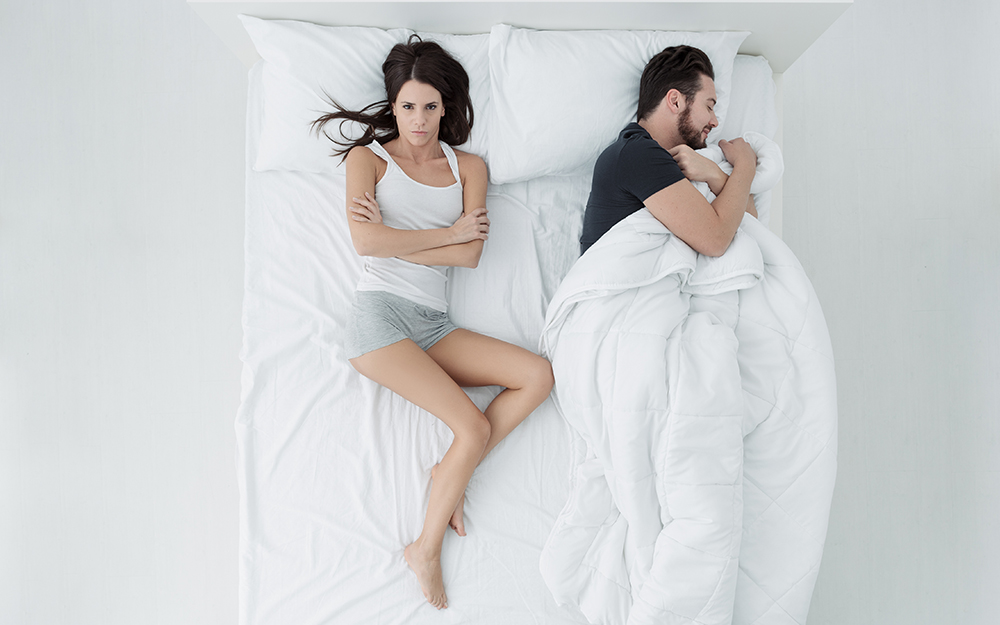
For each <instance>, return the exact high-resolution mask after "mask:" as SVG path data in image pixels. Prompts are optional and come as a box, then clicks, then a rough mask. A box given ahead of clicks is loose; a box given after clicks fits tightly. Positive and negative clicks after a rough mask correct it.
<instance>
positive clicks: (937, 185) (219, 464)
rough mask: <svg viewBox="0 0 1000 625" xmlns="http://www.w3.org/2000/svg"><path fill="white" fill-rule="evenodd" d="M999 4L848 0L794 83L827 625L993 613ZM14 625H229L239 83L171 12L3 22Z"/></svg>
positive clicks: (2, 7) (180, 6)
mask: <svg viewBox="0 0 1000 625" xmlns="http://www.w3.org/2000/svg"><path fill="white" fill-rule="evenodd" d="M997 24H1000V5H998V4H997V3H995V2H992V1H991V0H966V1H956V2H948V3H946V2H944V1H943V0H940V1H932V0H923V1H913V0H909V1H907V0H856V3H855V6H854V7H852V8H851V9H849V10H848V11H847V13H845V14H844V16H843V17H842V18H841V19H840V20H839V21H838V23H837V24H835V25H834V26H833V27H832V28H831V29H830V31H828V32H827V33H826V34H825V35H824V36H823V37H822V38H821V40H820V41H819V42H817V44H816V45H815V46H814V47H813V48H812V49H811V50H810V51H808V52H807V53H806V54H805V56H803V58H802V59H800V60H799V61H798V62H797V63H796V64H795V65H794V66H793V67H792V68H791V69H789V70H788V71H787V72H786V73H785V77H784V93H785V98H786V99H785V105H784V114H785V128H784V142H785V150H786V162H787V164H788V170H787V174H786V179H785V188H784V194H785V197H784V215H783V227H784V236H785V238H786V240H787V241H788V242H789V243H790V244H791V246H792V247H793V249H795V250H796V252H797V253H798V254H799V255H800V257H801V259H802V262H803V264H804V265H805V266H806V268H807V270H808V271H809V273H810V275H811V276H812V277H813V279H814V281H815V285H816V289H817V291H818V292H819V294H820V297H821V298H822V300H823V302H824V306H825V310H826V314H827V319H828V321H829V324H830V328H831V332H832V336H833V342H834V348H835V350H836V353H837V356H838V376H839V380H840V407H841V453H840V458H841V471H840V479H839V482H838V487H837V494H836V497H835V501H834V509H833V516H832V520H831V529H830V536H829V543H828V547H827V551H826V558H825V561H824V564H823V569H822V571H821V573H820V579H819V583H818V587H817V591H816V596H815V600H814V605H813V610H812V614H811V623H812V624H814V625H816V624H818V625H824V624H830V625H834V624H836V625H855V624H872V625H883V624H886V625H888V624H894V623H900V624H903V623H906V624H907V625H913V624H918V625H919V624H927V625H931V624H933V625H939V624H940V623H958V622H961V623H968V624H974V625H987V624H990V623H994V622H996V616H995V615H996V614H997V613H1000V594H998V593H997V592H996V590H997V589H998V588H1000V531H998V530H997V522H996V519H997V518H1000V330H998V327H997V325H998V324H997V321H996V320H997V319H998V318H1000V246H998V245H997V243H996V240H997V236H998V235H997V233H998V232H1000V201H998V199H997V198H998V194H1000V150H998V147H997V146H998V145H1000V43H997V42H998V39H997V37H995V33H994V32H993V31H992V30H991V27H992V28H993V29H994V30H995V27H996V25H997ZM0 52H2V53H3V59H4V62H3V63H0V111H2V115H0V623H4V624H7V623H12V624H17V625H36V624H38V625H52V624H57V623H58V624H60V625H61V624H64V623H66V624H73V625H76V624H80V625H90V624H94V625H98V624H100V625H119V624H120V625H132V624H136V623H142V624H143V625H146V624H150V625H157V624H168V623H169V624H184V625H189V624H197V625H200V624H206V625H208V624H213V625H214V624H224V625H235V623H236V622H237V577H236V571H237V568H236V563H237V531H238V518H237V493H236V479H235V463H234V453H235V444H234V436H233V421H234V418H235V413H236V407H237V405H238V402H239V376H240V363H239V350H240V341H241V330H240V305H241V297H242V278H243V276H242V270H243V267H242V245H243V214H242V211H243V124H244V108H245V96H246V93H245V91H246V70H245V68H244V67H243V66H242V64H240V62H239V61H238V60H237V59H236V58H235V56H233V55H232V54H231V53H230V52H229V51H228V50H227V49H226V48H225V47H224V46H223V44H222V43H221V42H220V41H218V40H217V38H216V36H215V35H214V34H212V33H211V32H210V31H209V29H208V27H207V26H205V25H204V24H203V23H202V22H201V20H200V18H198V17H197V15H196V14H195V13H194V12H193V11H192V10H191V9H189V8H188V7H187V6H186V4H185V3H184V2H183V1H181V0H141V1H138V0H94V1H88V2H71V1H70V0H50V1H48V2H44V3H37V6H36V5H33V4H30V3H25V2H14V0H0Z"/></svg>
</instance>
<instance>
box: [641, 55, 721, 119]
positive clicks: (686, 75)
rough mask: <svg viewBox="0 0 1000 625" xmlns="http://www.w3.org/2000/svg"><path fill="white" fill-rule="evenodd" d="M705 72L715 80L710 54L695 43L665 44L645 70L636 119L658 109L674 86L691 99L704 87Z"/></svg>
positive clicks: (643, 71)
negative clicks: (667, 46) (702, 84)
mask: <svg viewBox="0 0 1000 625" xmlns="http://www.w3.org/2000/svg"><path fill="white" fill-rule="evenodd" d="M702 74H704V75H705V76H708V77H709V78H711V79H712V80H715V72H714V71H713V70H712V61H710V60H709V59H708V55H707V54H705V53H704V52H702V51H701V50H699V49H698V48H692V47H691V46H673V47H670V48H664V50H663V51H662V52H660V53H659V54H657V55H656V56H654V57H653V58H651V59H649V63H646V69H644V70H642V78H641V79H640V80H639V109H638V112H637V113H636V120H639V121H641V120H642V119H643V118H645V117H646V116H647V115H649V114H650V113H652V112H653V111H654V110H656V107H657V106H659V105H660V102H662V101H663V98H664V97H666V95H667V92H668V91H670V90H671V89H676V90H678V91H680V92H681V93H682V94H683V95H684V97H685V98H686V99H687V100H689V101H690V100H691V99H692V98H694V96H695V94H696V93H698V89H699V88H701V76H702Z"/></svg>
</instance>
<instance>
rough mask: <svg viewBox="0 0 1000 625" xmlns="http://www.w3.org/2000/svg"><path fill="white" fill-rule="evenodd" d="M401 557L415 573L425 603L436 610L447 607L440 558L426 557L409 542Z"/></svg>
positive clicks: (415, 544)
mask: <svg viewBox="0 0 1000 625" xmlns="http://www.w3.org/2000/svg"><path fill="white" fill-rule="evenodd" d="M403 557H404V558H406V563H407V564H409V565H410V568H411V569H413V572H414V573H416V574H417V581H418V582H420V590H421V591H423V593H424V597H426V598H427V603H429V604H431V605H432V606H434V607H435V608H437V609H438V610H441V609H443V608H447V607H448V597H447V596H446V595H445V594H444V579H442V577H441V558H440V557H435V556H431V557H429V558H428V557H426V556H424V555H423V554H422V553H421V552H420V549H419V548H418V547H417V543H415V542H414V543H410V544H409V545H407V546H406V549H404V550H403Z"/></svg>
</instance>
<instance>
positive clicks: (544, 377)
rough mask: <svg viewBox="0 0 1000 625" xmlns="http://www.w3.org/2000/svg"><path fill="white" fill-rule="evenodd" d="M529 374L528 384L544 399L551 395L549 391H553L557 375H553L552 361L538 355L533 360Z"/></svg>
mask: <svg viewBox="0 0 1000 625" xmlns="http://www.w3.org/2000/svg"><path fill="white" fill-rule="evenodd" d="M528 374H529V382H528V384H529V385H530V387H531V388H532V389H534V390H535V392H536V393H538V395H539V396H540V397H541V399H542V400H543V401H544V399H545V398H546V397H548V396H549V393H551V392H552V386H553V385H554V384H555V377H554V376H553V375H552V363H550V362H549V361H548V360H546V359H545V358H542V357H541V356H538V357H536V358H535V359H534V361H533V362H532V365H531V367H530V368H529V371H528Z"/></svg>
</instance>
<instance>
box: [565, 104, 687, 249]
mask: <svg viewBox="0 0 1000 625" xmlns="http://www.w3.org/2000/svg"><path fill="white" fill-rule="evenodd" d="M683 179H684V174H682V173H681V168H680V167H679V166H678V165H677V161H675V160H674V158H673V157H672V156H670V153H669V152H667V151H666V150H664V149H663V148H662V147H661V146H660V144H659V143H657V142H656V141H655V140H654V139H653V138H652V137H651V136H649V133H648V132H646V129H645V128H643V127H642V126H640V125H639V124H637V123H636V122H632V123H631V124H629V125H628V126H625V129H624V130H622V131H621V134H619V135H618V140H617V141H615V142H614V143H612V144H611V145H610V146H608V148H607V149H605V150H604V152H602V153H601V156H600V157H599V158H598V159H597V164H596V165H595V166H594V182H593V185H592V186H591V188H590V199H588V200H587V211H586V212H585V213H584V215H583V234H582V235H581V236H580V253H581V254H582V253H583V252H586V251H587V248H589V247H590V246H591V245H593V244H594V243H595V242H596V241H597V240H598V239H599V238H601V236H602V235H603V234H604V233H605V232H607V231H608V230H610V229H611V228H612V226H614V225H615V224H616V223H618V222H619V221H621V220H622V219H625V218H626V217H628V216H629V215H631V214H632V213H634V212H635V211H637V210H639V209H640V208H642V207H643V203H644V202H645V201H646V200H647V199H648V198H649V196H651V195H653V194H654V193H656V192H657V191H660V190H661V189H665V188H667V187H669V186H670V185H672V184H674V183H675V182H677V181H679V180H683Z"/></svg>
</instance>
